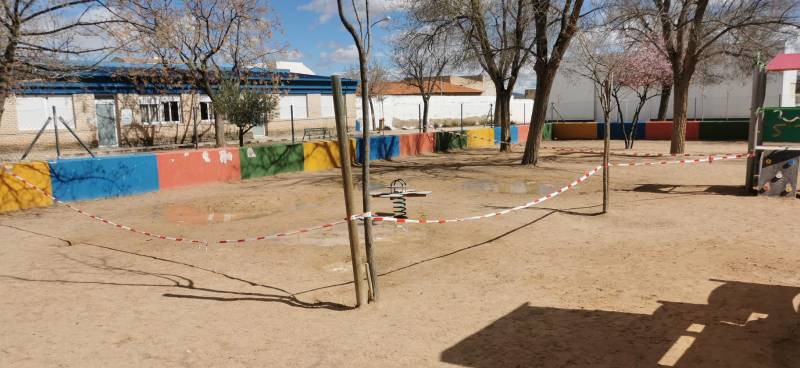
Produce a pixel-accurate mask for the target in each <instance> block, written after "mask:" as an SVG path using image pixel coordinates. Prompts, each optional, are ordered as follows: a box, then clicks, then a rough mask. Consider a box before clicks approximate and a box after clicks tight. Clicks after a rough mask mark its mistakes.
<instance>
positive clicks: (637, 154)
mask: <svg viewBox="0 0 800 368" xmlns="http://www.w3.org/2000/svg"><path fill="white" fill-rule="evenodd" d="M441 132H442V133H450V134H454V135H460V136H464V137H467V138H471V139H477V140H482V141H487V142H492V143H494V144H498V145H499V144H500V142H499V141H497V140H496V139H490V138H486V137H480V136H474V135H469V134H468V133H461V132H456V131H444V130H443V131H441ZM465 132H469V131H468V130H467V131H465ZM523 144H524V143H509V145H510V146H512V147H513V146H517V145H523ZM542 148H544V149H551V150H554V151H561V152H571V153H593V154H601V155H602V154H603V153H604V152H603V151H602V150H592V149H580V148H570V147H542ZM610 154H612V155H614V156H630V157H699V156H735V155H737V154H736V153H713V154H708V153H680V154H678V153H666V154H665V153H645V152H610ZM628 166H630V165H628ZM637 166H638V165H637Z"/></svg>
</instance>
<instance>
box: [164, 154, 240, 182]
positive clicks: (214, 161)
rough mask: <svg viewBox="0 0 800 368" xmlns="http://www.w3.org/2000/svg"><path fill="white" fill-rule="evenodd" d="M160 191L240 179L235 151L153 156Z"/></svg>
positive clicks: (237, 155)
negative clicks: (154, 157)
mask: <svg viewBox="0 0 800 368" xmlns="http://www.w3.org/2000/svg"><path fill="white" fill-rule="evenodd" d="M156 161H157V162H158V186H159V189H165V188H178V187H185V186H189V185H195V184H202V183H212V182H225V181H235V180H240V179H241V165H240V163H239V149H238V148H213V149H201V150H192V151H177V152H163V153H157V154H156Z"/></svg>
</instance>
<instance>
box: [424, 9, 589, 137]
mask: <svg viewBox="0 0 800 368" xmlns="http://www.w3.org/2000/svg"><path fill="white" fill-rule="evenodd" d="M578 1H579V2H580V1H581V0H578ZM533 3H535V1H534V2H533ZM534 7H535V5H534V4H532V2H531V1H530V0H488V1H487V0H411V1H410V6H409V16H410V17H411V18H412V20H413V21H415V22H417V23H419V24H420V25H421V27H423V28H424V29H427V30H429V32H430V34H443V33H449V34H450V35H451V37H452V38H451V42H453V43H455V44H458V45H463V47H464V48H465V49H466V50H465V51H466V52H467V54H468V55H467V58H468V59H469V60H470V61H472V62H473V63H475V64H478V65H480V67H481V69H482V70H483V71H484V72H485V73H486V74H488V76H489V78H490V79H491V80H492V82H493V83H494V87H495V93H496V96H497V97H496V100H495V114H494V121H495V124H497V125H500V127H501V129H500V131H501V133H500V134H501V137H500V150H501V151H509V150H510V149H511V97H512V94H513V91H514V87H515V85H516V83H517V79H518V78H519V73H520V70H521V69H522V68H523V67H524V66H525V65H526V64H527V62H528V58H529V56H530V52H529V50H530V49H532V48H533V47H534V39H533V38H532V37H531V34H532V31H533V29H532V28H533V18H534V10H533V9H534ZM537 93H538V92H537Z"/></svg>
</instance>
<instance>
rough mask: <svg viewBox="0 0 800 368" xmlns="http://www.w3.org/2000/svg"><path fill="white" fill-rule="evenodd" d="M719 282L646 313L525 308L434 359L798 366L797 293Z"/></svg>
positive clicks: (490, 363) (598, 366) (482, 363)
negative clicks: (700, 294)
mask: <svg viewBox="0 0 800 368" xmlns="http://www.w3.org/2000/svg"><path fill="white" fill-rule="evenodd" d="M712 281H718V280H712ZM719 282H722V284H721V285H720V286H719V287H717V288H716V289H714V290H713V291H712V292H711V294H710V295H709V298H708V304H689V303H679V302H665V301H660V302H659V303H660V304H661V305H660V306H659V307H658V308H657V309H656V310H655V312H653V313H652V314H636V313H624V312H616V311H601V310H575V309H560V308H551V307H537V306H531V305H530V304H528V303H526V304H523V305H522V306H520V307H518V308H517V309H515V310H514V311H512V312H511V313H509V314H507V315H505V316H503V317H501V318H500V319H498V320H496V321H495V322H493V323H491V324H490V325H488V326H486V327H485V328H483V329H482V330H480V331H478V332H476V333H475V334H473V335H471V336H469V337H467V338H465V339H464V340H462V341H460V342H458V343H457V344H455V345H454V346H452V347H450V348H448V349H447V350H445V351H444V352H442V354H441V360H442V361H443V362H447V363H451V364H457V365H461V366H465V367H475V368H481V367H522V366H526V367H528V366H530V367H594V368H603V367H609V368H611V367H615V368H616V367H683V368H690V367H709V368H711V367H742V368H744V367H747V368H752V367H798V366H800V314H799V313H798V309H797V308H798V306H797V304H796V303H798V301H800V300H799V299H798V296H799V295H798V294H800V288H798V287H790V286H780V285H763V284H753V283H744V282H736V281H719Z"/></svg>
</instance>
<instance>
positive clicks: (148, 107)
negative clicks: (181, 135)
mask: <svg viewBox="0 0 800 368" xmlns="http://www.w3.org/2000/svg"><path fill="white" fill-rule="evenodd" d="M180 106H181V104H180V97H179V96H140V97H139V111H140V112H141V115H142V118H141V120H142V124H163V123H179V122H180V120H181V113H180Z"/></svg>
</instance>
